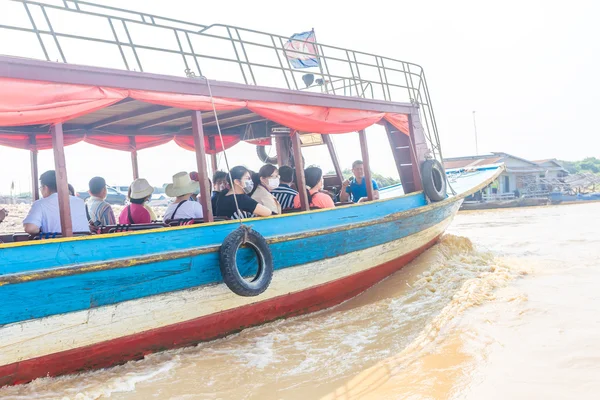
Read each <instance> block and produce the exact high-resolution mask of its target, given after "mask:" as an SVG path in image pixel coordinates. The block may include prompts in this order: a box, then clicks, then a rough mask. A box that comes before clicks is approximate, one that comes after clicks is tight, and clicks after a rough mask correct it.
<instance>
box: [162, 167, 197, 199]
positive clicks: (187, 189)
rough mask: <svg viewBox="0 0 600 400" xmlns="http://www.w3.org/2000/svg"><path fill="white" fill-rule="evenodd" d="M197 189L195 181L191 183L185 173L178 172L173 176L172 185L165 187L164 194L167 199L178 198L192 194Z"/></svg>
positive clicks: (190, 179)
mask: <svg viewBox="0 0 600 400" xmlns="http://www.w3.org/2000/svg"><path fill="white" fill-rule="evenodd" d="M199 187H200V184H199V183H198V182H197V181H193V180H192V178H190V175H189V174H188V173H187V172H178V173H176V174H175V175H173V183H169V184H168V185H167V187H166V188H165V193H166V194H167V196H169V197H178V196H183V195H184V194H188V193H194V192H195V191H196V190H198V188H199Z"/></svg>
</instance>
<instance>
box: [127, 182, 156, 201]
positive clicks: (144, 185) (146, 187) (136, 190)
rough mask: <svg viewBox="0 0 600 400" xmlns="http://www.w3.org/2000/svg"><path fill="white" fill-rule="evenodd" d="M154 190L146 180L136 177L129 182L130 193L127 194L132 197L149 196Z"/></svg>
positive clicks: (141, 197)
mask: <svg viewBox="0 0 600 400" xmlns="http://www.w3.org/2000/svg"><path fill="white" fill-rule="evenodd" d="M152 192H154V188H153V187H152V186H150V184H149V183H148V181H147V180H145V179H143V178H142V179H136V180H135V181H133V183H132V184H131V195H130V196H129V197H130V198H132V199H143V198H146V197H148V196H150V195H151V194H152Z"/></svg>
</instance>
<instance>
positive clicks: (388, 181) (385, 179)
mask: <svg viewBox="0 0 600 400" xmlns="http://www.w3.org/2000/svg"><path fill="white" fill-rule="evenodd" d="M327 175H335V171H329V172H328V173H327ZM342 175H344V178H345V179H348V178H350V177H351V176H352V170H351V169H350V168H346V169H345V170H343V171H342ZM371 175H372V177H373V179H375V181H377V184H378V185H379V187H380V188H384V187H386V186H391V185H395V184H397V183H400V180H399V179H395V178H391V177H389V176H383V175H381V174H378V173H377V172H371Z"/></svg>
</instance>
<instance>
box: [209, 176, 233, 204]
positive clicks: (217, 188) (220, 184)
mask: <svg viewBox="0 0 600 400" xmlns="http://www.w3.org/2000/svg"><path fill="white" fill-rule="evenodd" d="M212 184H213V191H212V196H211V198H210V201H211V203H212V209H213V214H214V213H215V212H216V211H217V199H218V198H219V194H220V193H221V192H222V191H223V190H229V189H231V188H230V187H229V184H228V183H227V172H223V171H215V173H214V174H213V180H212Z"/></svg>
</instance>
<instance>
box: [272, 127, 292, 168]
mask: <svg viewBox="0 0 600 400" xmlns="http://www.w3.org/2000/svg"><path fill="white" fill-rule="evenodd" d="M274 138H275V148H276V149H277V165H279V167H280V168H281V167H282V166H284V165H287V166H289V165H290V139H289V135H277V136H275V137H274Z"/></svg>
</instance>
